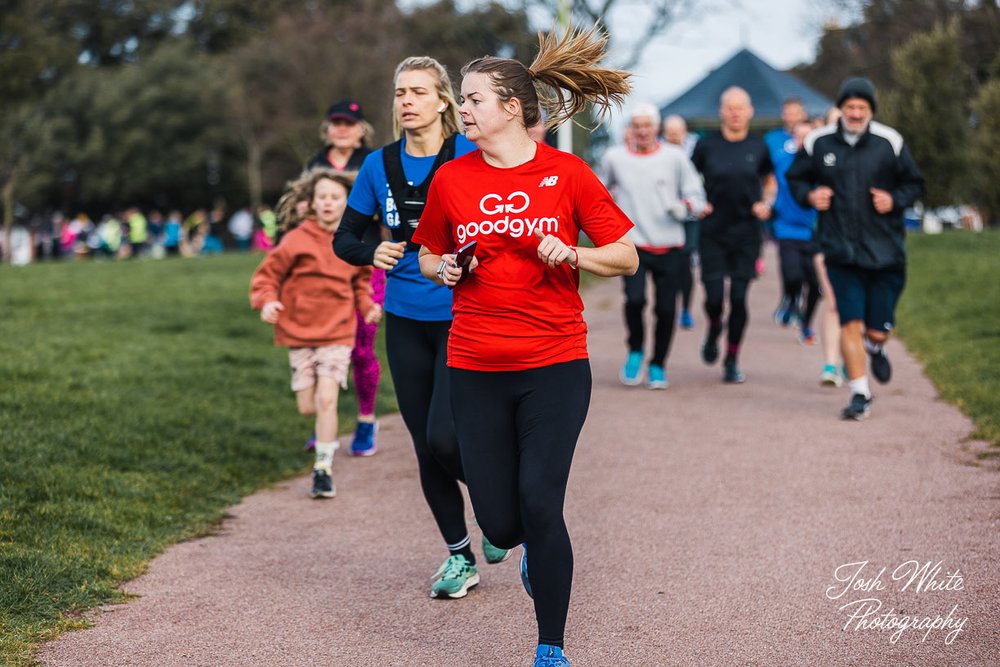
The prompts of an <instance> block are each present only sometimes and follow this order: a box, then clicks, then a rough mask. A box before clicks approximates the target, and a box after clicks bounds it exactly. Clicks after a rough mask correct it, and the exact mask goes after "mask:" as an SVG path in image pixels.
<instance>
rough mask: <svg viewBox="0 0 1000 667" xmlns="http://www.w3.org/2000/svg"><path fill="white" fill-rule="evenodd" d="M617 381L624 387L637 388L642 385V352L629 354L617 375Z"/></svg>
mask: <svg viewBox="0 0 1000 667" xmlns="http://www.w3.org/2000/svg"><path fill="white" fill-rule="evenodd" d="M618 379H619V380H621V381H622V384H623V385H625V386H626V387H638V386H639V385H640V384H641V383H642V352H629V353H628V358H627V359H626V360H625V365H624V366H622V369H621V371H620V372H619V373H618Z"/></svg>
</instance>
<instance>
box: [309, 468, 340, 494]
mask: <svg viewBox="0 0 1000 667" xmlns="http://www.w3.org/2000/svg"><path fill="white" fill-rule="evenodd" d="M336 495H337V487H335V486H334V485H333V480H332V479H330V473H328V472H327V471H325V470H320V469H318V468H316V469H314V470H313V488H312V497H313V498H333V497H334V496H336Z"/></svg>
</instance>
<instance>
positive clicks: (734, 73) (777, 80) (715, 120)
mask: <svg viewBox="0 0 1000 667" xmlns="http://www.w3.org/2000/svg"><path fill="white" fill-rule="evenodd" d="M730 86H739V87H741V88H743V89H744V90H746V91H747V92H748V93H749V94H750V98H751V100H752V101H753V107H754V118H753V122H752V125H753V127H754V128H757V129H761V128H771V127H778V126H780V125H781V104H782V102H784V101H785V99H787V98H789V97H798V98H799V99H801V100H802V103H803V105H804V106H805V108H806V111H807V112H808V113H809V116H810V117H813V116H822V115H824V114H826V111H827V109H829V108H830V107H832V106H833V100H831V99H829V98H827V97H825V96H824V95H821V94H820V93H818V92H816V91H815V90H813V89H812V88H810V87H809V86H807V85H806V84H804V83H802V82H801V81H799V80H798V79H797V78H795V77H794V76H792V75H791V74H788V73H787V72H782V71H779V70H776V69H775V68H773V67H771V66H770V65H768V64H767V63H766V62H764V61H763V60H761V59H760V58H758V57H757V56H756V55H754V54H753V53H751V52H750V51H749V50H747V49H742V50H741V51H739V52H738V53H736V55H734V56H733V57H732V58H730V59H729V60H727V61H726V62H725V63H723V64H722V65H720V66H719V67H717V68H716V69H714V70H712V71H711V72H710V73H709V74H708V76H706V77H705V78H704V79H702V80H701V81H699V82H698V83H696V84H695V85H694V86H692V87H691V88H690V89H688V90H687V92H685V93H683V94H682V95H680V96H679V97H678V98H677V99H675V100H674V101H673V102H670V103H669V104H667V105H665V106H663V107H661V109H660V112H661V113H662V115H663V117H664V118H666V117H667V116H668V115H670V114H677V115H679V116H681V117H683V118H684V120H686V121H687V123H688V126H689V127H690V128H691V129H693V130H698V129H706V128H710V127H718V126H719V96H720V95H722V91H724V90H725V89H726V88H729V87H730Z"/></svg>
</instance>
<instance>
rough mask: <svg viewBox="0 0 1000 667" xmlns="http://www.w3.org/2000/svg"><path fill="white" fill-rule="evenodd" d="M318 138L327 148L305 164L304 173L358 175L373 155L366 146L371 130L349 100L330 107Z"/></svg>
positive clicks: (355, 103)
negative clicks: (323, 171) (327, 171)
mask: <svg viewBox="0 0 1000 667" xmlns="http://www.w3.org/2000/svg"><path fill="white" fill-rule="evenodd" d="M319 134H320V139H322V140H323V141H325V142H326V145H325V146H323V150H321V151H320V152H319V153H317V154H316V155H314V156H313V158H312V159H311V160H309V162H308V163H306V169H314V168H315V167H326V168H328V169H336V170H337V171H357V170H358V169H361V163H362V162H364V161H365V157H366V156H367V155H368V154H369V153H371V152H372V151H371V148H370V147H369V146H368V142H369V140H370V138H371V135H372V127H371V125H369V124H368V122H367V121H365V115H364V113H363V112H362V110H361V104H360V103H359V102H357V101H355V100H352V99H349V98H348V99H343V100H340V101H338V102H334V103H333V104H331V105H330V108H329V109H328V110H327V112H326V118H325V119H324V120H323V123H322V125H320V128H319Z"/></svg>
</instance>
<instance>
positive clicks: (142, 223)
mask: <svg viewBox="0 0 1000 667" xmlns="http://www.w3.org/2000/svg"><path fill="white" fill-rule="evenodd" d="M127 216H128V217H127V218H126V223H127V224H128V243H129V247H130V249H131V251H132V255H131V256H132V257H134V258H138V257H140V256H141V255H144V254H145V253H146V245H147V243H148V241H149V222H148V221H147V220H146V216H145V215H143V214H142V211H140V210H139V209H137V208H132V209H129V211H128V214H127Z"/></svg>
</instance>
